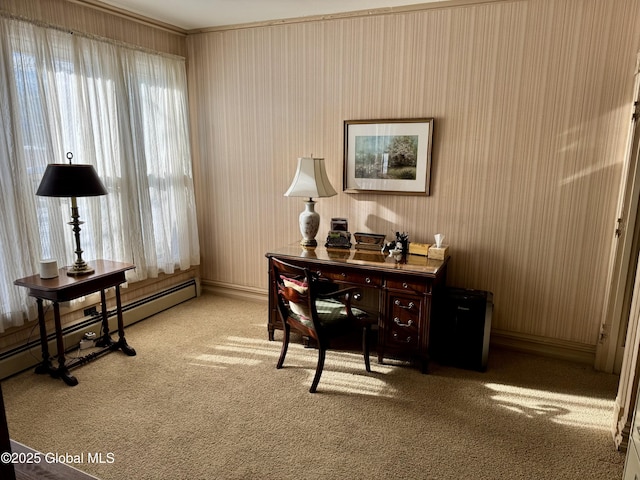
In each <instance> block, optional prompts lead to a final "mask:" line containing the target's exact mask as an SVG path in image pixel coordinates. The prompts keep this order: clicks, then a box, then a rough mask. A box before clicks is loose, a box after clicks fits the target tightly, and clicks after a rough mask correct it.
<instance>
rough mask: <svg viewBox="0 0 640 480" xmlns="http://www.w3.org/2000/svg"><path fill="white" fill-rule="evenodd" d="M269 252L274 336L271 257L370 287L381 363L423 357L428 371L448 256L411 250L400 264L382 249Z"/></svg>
mask: <svg viewBox="0 0 640 480" xmlns="http://www.w3.org/2000/svg"><path fill="white" fill-rule="evenodd" d="M266 257H267V258H268V259H269V321H268V325H267V331H268V335H269V339H270V340H273V334H274V330H275V329H281V328H282V326H281V325H280V321H279V319H278V315H277V311H276V292H275V282H274V280H273V273H272V269H271V258H273V257H276V258H280V259H282V260H284V261H285V262H289V263H292V264H295V265H300V266H303V267H307V268H309V269H310V270H311V271H312V272H314V273H315V274H316V275H318V276H319V277H320V278H327V279H329V280H332V281H334V282H337V283H341V284H345V285H348V286H355V287H359V288H362V289H372V290H373V291H374V292H375V295H376V297H377V300H378V302H377V303H378V305H377V312H376V313H377V315H378V344H377V349H378V362H380V363H382V361H383V359H384V357H392V358H403V359H404V358H409V359H411V360H418V361H420V362H421V367H422V371H423V372H426V370H427V366H428V360H429V330H430V324H431V316H432V312H433V311H435V309H437V308H438V304H439V302H440V299H441V297H442V296H443V293H444V286H445V282H446V274H447V262H448V260H449V259H448V258H447V259H445V260H432V259H428V258H426V257H423V256H418V255H408V256H407V260H406V262H404V263H396V261H395V260H393V259H392V258H389V257H387V256H385V255H382V254H381V253H379V252H368V251H360V250H354V249H350V250H327V249H326V248H323V247H318V248H316V249H315V250H313V251H309V250H303V249H302V247H300V245H299V244H293V245H289V246H287V247H283V248H279V249H277V250H274V251H272V252H269V253H267V254H266Z"/></svg>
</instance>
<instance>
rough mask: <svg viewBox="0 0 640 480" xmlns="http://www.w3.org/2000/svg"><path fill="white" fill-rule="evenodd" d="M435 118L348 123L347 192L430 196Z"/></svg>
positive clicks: (345, 164)
mask: <svg viewBox="0 0 640 480" xmlns="http://www.w3.org/2000/svg"><path fill="white" fill-rule="evenodd" d="M432 137H433V118H421V119H406V120H347V121H345V122H344V171H343V190H344V191H345V192H347V193H387V194H396V195H429V184H430V180H431V141H432Z"/></svg>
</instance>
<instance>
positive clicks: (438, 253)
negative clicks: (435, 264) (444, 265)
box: [427, 245, 449, 260]
mask: <svg viewBox="0 0 640 480" xmlns="http://www.w3.org/2000/svg"><path fill="white" fill-rule="evenodd" d="M448 256H449V246H448V245H442V246H441V247H436V246H435V245H431V246H430V247H429V252H428V253H427V257H429V258H432V259H434V260H444V259H445V258H447V257H448Z"/></svg>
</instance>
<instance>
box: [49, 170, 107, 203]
mask: <svg viewBox="0 0 640 480" xmlns="http://www.w3.org/2000/svg"><path fill="white" fill-rule="evenodd" d="M106 194H107V189H106V188H105V187H104V185H103V184H102V181H101V180H100V177H98V174H97V173H96V170H95V168H93V165H82V164H73V165H70V164H64V163H50V164H49V165H47V169H46V170H45V171H44V175H43V176H42V180H41V181H40V186H39V187H38V191H37V192H36V195H40V196H42V197H95V196H98V195H106Z"/></svg>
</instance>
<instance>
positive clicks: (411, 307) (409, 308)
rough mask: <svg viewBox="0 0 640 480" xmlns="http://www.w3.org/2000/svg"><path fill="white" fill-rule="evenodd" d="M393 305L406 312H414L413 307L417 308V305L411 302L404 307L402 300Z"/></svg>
mask: <svg viewBox="0 0 640 480" xmlns="http://www.w3.org/2000/svg"><path fill="white" fill-rule="evenodd" d="M393 303H394V304H395V305H396V306H397V307H400V308H404V309H405V310H412V309H413V307H415V306H416V305H415V303H413V302H409V305H402V303H401V302H400V300H397V299H396V301H395V302H393Z"/></svg>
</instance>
